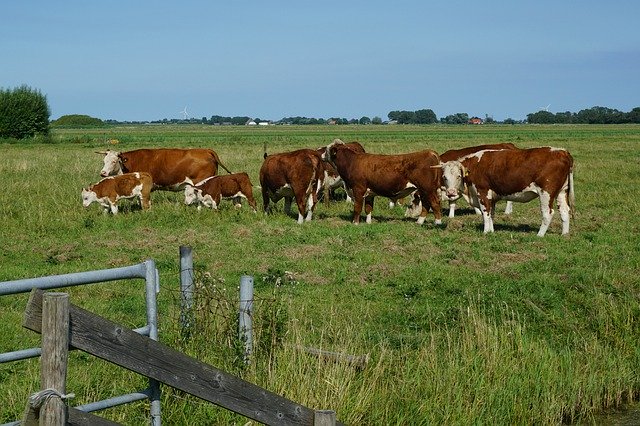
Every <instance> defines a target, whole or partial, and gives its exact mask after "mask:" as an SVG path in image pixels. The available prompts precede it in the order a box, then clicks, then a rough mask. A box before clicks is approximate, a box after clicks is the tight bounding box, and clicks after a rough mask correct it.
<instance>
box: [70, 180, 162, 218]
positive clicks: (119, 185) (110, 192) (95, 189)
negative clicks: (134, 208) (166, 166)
mask: <svg viewBox="0 0 640 426" xmlns="http://www.w3.org/2000/svg"><path fill="white" fill-rule="evenodd" d="M152 187H153V180H152V178H151V175H150V174H149V173H144V172H136V173H125V174H122V175H118V176H111V177H107V178H104V179H102V180H101V181H100V182H98V183H95V184H93V185H91V186H89V187H88V188H84V189H83V190H82V205H83V206H84V207H89V205H91V203H93V202H97V203H99V204H100V205H101V206H102V207H104V213H105V214H107V213H109V212H111V213H113V214H117V213H118V206H117V204H116V203H117V202H118V201H119V200H121V199H123V198H135V197H138V198H139V199H140V205H141V206H142V208H143V209H144V210H146V209H148V208H149V207H150V206H151V200H150V193H151V188H152Z"/></svg>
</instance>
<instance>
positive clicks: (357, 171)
mask: <svg viewBox="0 0 640 426" xmlns="http://www.w3.org/2000/svg"><path fill="white" fill-rule="evenodd" d="M323 158H324V159H325V160H327V161H329V162H330V163H331V164H332V165H333V166H334V167H335V168H336V170H337V171H338V173H339V174H340V176H341V177H342V179H344V182H345V184H346V185H347V187H349V188H351V190H352V191H353V200H354V207H353V223H356V224H357V223H359V222H360V214H361V212H362V205H363V203H364V206H365V214H366V215H367V219H366V221H367V223H371V211H372V210H373V200H374V197H375V196H376V195H380V196H383V197H388V198H390V199H392V200H397V199H399V198H402V197H405V196H407V195H409V194H411V193H412V192H413V191H417V192H418V195H420V198H421V199H422V200H427V202H428V205H429V206H430V207H431V209H432V210H433V213H434V216H435V223H436V224H440V223H442V212H441V210H440V196H439V194H438V190H439V187H440V179H441V176H440V175H441V171H440V169H438V168H434V167H432V166H437V165H438V164H439V163H440V158H439V157H438V154H437V153H436V152H435V151H432V150H424V151H420V152H414V153H410V154H400V155H378V154H367V153H357V152H354V151H353V150H351V149H349V148H348V147H346V146H345V144H344V142H342V141H341V140H340V139H336V140H334V141H333V143H331V144H330V145H328V146H327V148H326V150H325V154H324V157H323ZM426 216H427V210H426V209H425V208H424V206H423V207H422V211H421V213H420V217H419V218H418V223H419V224H422V223H424V221H425V219H426Z"/></svg>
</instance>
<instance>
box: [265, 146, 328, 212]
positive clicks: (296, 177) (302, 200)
mask: <svg viewBox="0 0 640 426" xmlns="http://www.w3.org/2000/svg"><path fill="white" fill-rule="evenodd" d="M264 155H265V158H264V162H263V163H262V167H260V186H261V187H262V200H263V203H264V211H265V212H266V213H268V212H269V211H270V207H269V201H273V202H274V203H276V202H278V200H280V199H281V198H284V210H285V212H286V213H287V214H291V202H292V201H293V199H294V198H295V200H296V204H297V205H298V223H302V222H304V221H305V220H307V221H309V220H311V217H312V216H313V210H314V209H315V207H316V203H317V202H318V191H319V190H320V184H321V181H322V176H323V173H324V168H323V165H322V158H321V157H320V154H318V152H316V151H315V150H313V149H300V150H297V151H292V152H284V153H280V154H272V155H267V153H266V151H265V154H264Z"/></svg>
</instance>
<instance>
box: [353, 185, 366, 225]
mask: <svg viewBox="0 0 640 426" xmlns="http://www.w3.org/2000/svg"><path fill="white" fill-rule="evenodd" d="M363 204H364V194H363V193H360V191H353V219H352V222H353V223H355V224H356V225H357V224H359V223H360V213H362V205H363Z"/></svg>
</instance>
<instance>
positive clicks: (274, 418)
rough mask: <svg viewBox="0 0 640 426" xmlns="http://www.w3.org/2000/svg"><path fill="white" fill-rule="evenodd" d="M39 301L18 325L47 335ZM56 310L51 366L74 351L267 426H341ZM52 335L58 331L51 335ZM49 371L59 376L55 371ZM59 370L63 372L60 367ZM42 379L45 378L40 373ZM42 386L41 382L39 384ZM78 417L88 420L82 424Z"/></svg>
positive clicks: (100, 322) (324, 414)
mask: <svg viewBox="0 0 640 426" xmlns="http://www.w3.org/2000/svg"><path fill="white" fill-rule="evenodd" d="M59 294H60V293H59ZM43 295H44V292H43V291H42V290H33V291H32V293H31V297H30V298H29V303H28V305H27V309H26V312H25V319H24V324H23V325H24V326H25V327H26V328H28V329H30V330H33V331H35V332H38V333H43V332H46V333H50V332H49V331H45V330H43V325H44V324H50V323H51V319H44V321H43V297H44V296H43ZM62 309H63V312H62V314H61V313H60V310H53V312H56V314H55V315H57V316H58V319H56V321H54V322H55V323H59V322H61V321H62V322H63V323H64V322H66V323H67V324H66V325H65V324H62V325H60V324H58V325H57V326H55V327H53V329H54V330H56V327H62V329H63V330H64V327H67V328H68V333H66V332H64V331H63V332H62V333H63V334H65V333H66V334H67V335H68V341H67V342H58V344H57V345H56V347H57V348H59V349H58V350H61V351H62V352H64V354H61V353H55V354H53V355H47V356H52V357H53V359H55V360H58V361H60V360H62V359H66V351H68V349H69V347H73V348H76V349H80V350H82V351H84V352H87V353H89V354H91V355H94V356H97V357H99V358H102V359H104V360H106V361H109V362H111V363H114V364H116V365H118V366H120V367H123V368H126V369H128V370H130V371H133V372H136V373H138V374H142V375H144V376H147V377H149V378H151V379H154V380H157V381H159V382H161V383H164V384H166V385H168V386H171V387H173V388H175V389H179V390H181V391H184V392H186V393H189V394H191V395H194V396H197V397H199V398H201V399H203V400H205V401H208V402H211V403H213V404H216V405H218V406H221V407H223V408H226V409H228V410H231V411H233V412H236V413H239V414H242V415H243V416H246V417H248V418H250V419H253V420H255V421H258V422H260V423H264V424H268V425H323V426H324V425H334V424H341V423H339V422H337V421H336V419H335V412H333V411H327V410H320V411H314V410H312V409H310V408H308V407H305V406H303V405H300V404H297V403H295V402H293V401H291V400H289V399H286V398H284V397H282V396H280V395H277V394H275V393H272V392H270V391H268V390H266V389H263V388H261V387H259V386H257V385H254V384H252V383H249V382H247V381H244V380H242V379H240V378H238V377H235V376H233V375H231V374H228V373H226V372H224V371H222V370H219V369H217V368H215V367H213V366H211V365H208V364H205V363H203V362H201V361H198V360H196V359H194V358H191V357H189V356H187V355H184V354H182V353H180V352H178V351H176V350H174V349H172V348H170V347H168V346H166V345H164V344H162V343H160V342H158V341H155V340H152V339H149V338H148V337H145V336H142V335H139V334H137V333H135V332H134V331H132V330H129V329H127V328H125V327H123V326H121V325H118V324H116V323H114V322H112V321H110V320H107V319H105V318H103V317H100V316H98V315H95V314H93V313H91V312H88V311H86V310H84V309H82V308H79V307H77V306H74V305H72V304H69V305H68V315H67V314H66V313H64V308H62ZM65 317H66V321H65ZM57 333H60V331H59V330H58V331H57V332H54V334H57ZM45 339H48V338H47V337H46V336H45V335H44V334H43V341H44V340H45ZM54 340H55V339H54ZM43 350H44V346H43ZM49 351H50V350H49ZM43 367H44V365H43ZM55 369H57V370H62V368H60V366H59V365H58V367H56V368H55ZM55 369H54V370H55ZM63 370H64V371H66V367H65V368H64V369H63ZM42 374H49V373H45V370H44V369H43V373H42ZM46 380H49V379H46ZM60 380H61V379H60V377H58V378H57V379H56V383H55V384H54V386H58V387H61V389H57V391H58V393H62V394H63V393H64V392H65V390H64V386H63V384H64V380H63V382H62V383H60ZM42 383H47V382H46V381H45V380H43V381H42ZM54 389H55V388H54ZM32 414H33V413H32ZM83 415H84V416H87V417H90V418H88V419H87V420H86V421H83V420H82V419H81V417H83ZM72 416H76V418H77V420H78V423H76V424H113V423H111V422H108V421H106V420H104V419H101V420H102V421H104V422H102V423H100V422H98V421H97V420H96V419H95V417H96V416H92V415H87V414H85V413H74V412H73V410H70V412H69V417H68V419H71V418H72Z"/></svg>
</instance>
